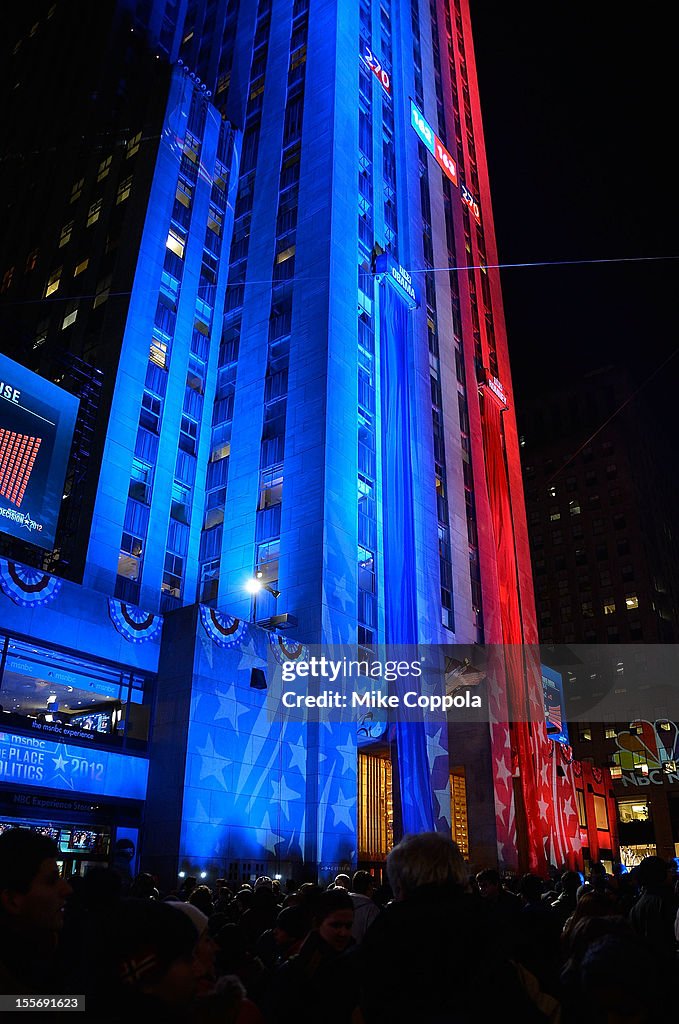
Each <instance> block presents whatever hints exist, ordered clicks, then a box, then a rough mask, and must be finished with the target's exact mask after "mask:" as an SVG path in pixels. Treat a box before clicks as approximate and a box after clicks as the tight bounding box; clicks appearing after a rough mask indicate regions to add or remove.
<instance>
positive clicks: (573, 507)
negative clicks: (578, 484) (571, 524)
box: [568, 498, 580, 516]
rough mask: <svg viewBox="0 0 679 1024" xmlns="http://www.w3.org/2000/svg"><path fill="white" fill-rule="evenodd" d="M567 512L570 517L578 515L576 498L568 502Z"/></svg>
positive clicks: (578, 505)
mask: <svg viewBox="0 0 679 1024" xmlns="http://www.w3.org/2000/svg"><path fill="white" fill-rule="evenodd" d="M568 511H569V512H570V514H571V515H572V516H579V515H580V502H579V501H578V499H577V498H574V499H573V501H569V502H568Z"/></svg>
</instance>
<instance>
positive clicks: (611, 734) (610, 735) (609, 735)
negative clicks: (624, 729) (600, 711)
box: [604, 725, 618, 740]
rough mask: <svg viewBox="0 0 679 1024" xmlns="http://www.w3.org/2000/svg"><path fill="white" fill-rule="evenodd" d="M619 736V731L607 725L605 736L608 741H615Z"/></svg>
mask: <svg viewBox="0 0 679 1024" xmlns="http://www.w3.org/2000/svg"><path fill="white" fill-rule="evenodd" d="M617 735H618V732H617V729H614V728H613V727H612V726H611V725H607V726H606V729H605V731H604V736H605V738H606V739H607V740H614V739H615V737H616V736H617Z"/></svg>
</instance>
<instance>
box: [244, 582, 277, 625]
mask: <svg viewBox="0 0 679 1024" xmlns="http://www.w3.org/2000/svg"><path fill="white" fill-rule="evenodd" d="M245 589H246V590H247V592H248V594H252V621H253V622H255V623H256V622H257V594H258V593H259V592H260V590H266V591H268V593H269V594H271V595H272V597H273V598H274V600H275V599H276V598H278V597H280V596H281V592H280V590H274V588H273V587H270V586H269V584H268V583H263V582H262V573H261V572H260V571H258V572H256V573H255V575H254V576H253V577H252V579H249V580H248V581H247V582H246V584H245Z"/></svg>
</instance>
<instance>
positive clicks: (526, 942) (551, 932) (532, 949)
mask: <svg viewBox="0 0 679 1024" xmlns="http://www.w3.org/2000/svg"><path fill="white" fill-rule="evenodd" d="M544 888H545V886H544V883H543V880H542V879H541V878H539V877H538V876H537V875H532V874H525V875H523V876H522V877H521V879H520V881H519V896H520V898H521V900H522V903H523V906H522V908H521V911H520V912H519V916H518V919H517V935H516V941H515V944H514V950H515V956H516V959H517V960H518V961H519V963H521V964H523V966H524V967H525V968H527V969H528V970H529V971H531V973H532V974H534V975H535V977H536V978H537V979H538V982H539V983H540V987H541V988H542V989H544V990H545V991H547V992H550V993H551V994H552V995H553V996H557V995H558V993H559V970H560V967H561V919H560V917H559V916H558V914H557V912H556V911H555V910H554V909H553V908H552V907H550V906H549V904H548V903H546V902H545V901H544V900H543V899H542V895H543V892H544Z"/></svg>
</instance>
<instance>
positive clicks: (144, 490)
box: [127, 458, 153, 505]
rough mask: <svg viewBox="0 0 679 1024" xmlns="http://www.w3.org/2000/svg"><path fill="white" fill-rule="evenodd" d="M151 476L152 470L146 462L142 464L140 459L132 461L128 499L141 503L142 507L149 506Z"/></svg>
mask: <svg viewBox="0 0 679 1024" xmlns="http://www.w3.org/2000/svg"><path fill="white" fill-rule="evenodd" d="M152 476H153V468H152V466H151V465H150V464H149V463H148V462H144V461H143V460H142V459H137V458H135V459H133V460H132V470H131V472H130V486H129V489H128V492H127V493H128V495H129V496H130V498H133V499H134V500H135V501H139V502H141V503H142V505H148V504H150V501H151V478H152Z"/></svg>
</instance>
